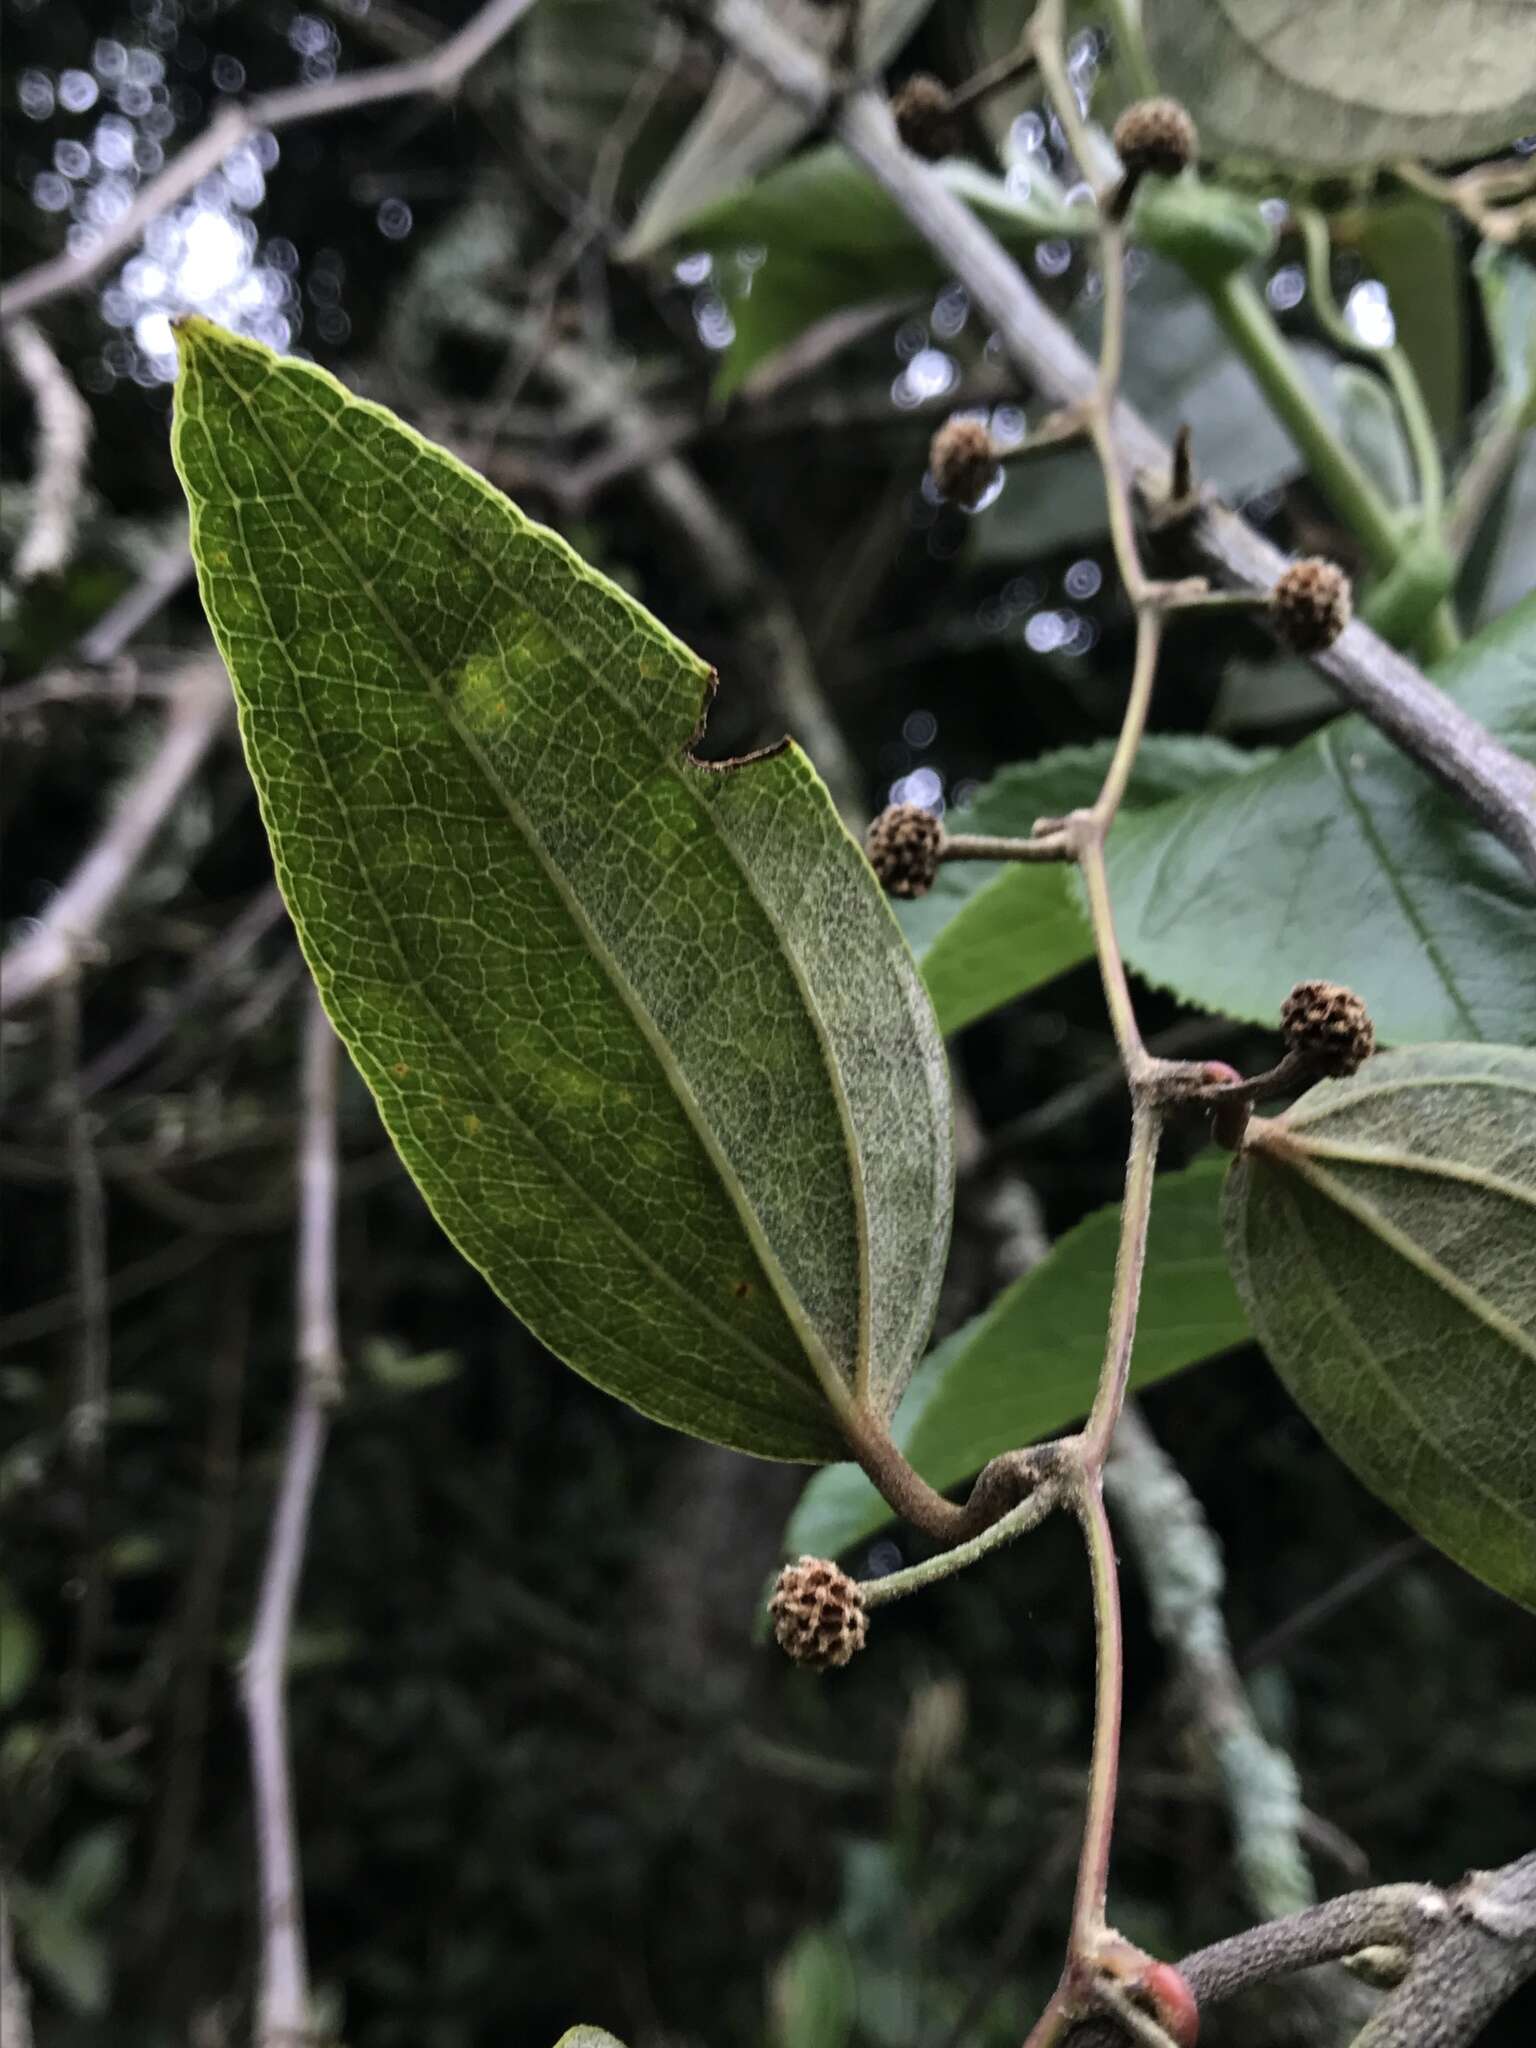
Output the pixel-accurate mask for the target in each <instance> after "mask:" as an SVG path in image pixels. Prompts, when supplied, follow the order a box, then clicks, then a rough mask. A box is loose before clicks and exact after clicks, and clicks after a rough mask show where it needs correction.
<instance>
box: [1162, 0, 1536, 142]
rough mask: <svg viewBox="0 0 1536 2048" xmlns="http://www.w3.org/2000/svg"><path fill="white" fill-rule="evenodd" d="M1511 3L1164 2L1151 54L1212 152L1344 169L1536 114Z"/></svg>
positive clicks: (1517, 128) (1509, 133) (1518, 17)
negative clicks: (1193, 119) (1384, 4)
mask: <svg viewBox="0 0 1536 2048" xmlns="http://www.w3.org/2000/svg"><path fill="white" fill-rule="evenodd" d="M1530 17H1531V10H1530V8H1529V7H1528V6H1524V5H1520V6H1511V5H1510V4H1509V0H1458V4H1457V5H1455V6H1447V5H1446V0H1394V5H1393V6H1392V7H1391V8H1390V9H1384V8H1383V7H1382V5H1381V0H1157V5H1156V6H1153V7H1148V8H1147V9H1146V13H1145V29H1146V39H1147V50H1148V54H1149V56H1150V57H1151V60H1152V66H1153V69H1154V70H1155V71H1156V73H1157V77H1158V82H1159V84H1160V85H1161V86H1162V88H1163V90H1164V91H1165V92H1169V93H1172V94H1173V95H1174V97H1175V98H1177V99H1180V100H1182V101H1183V102H1184V104H1185V105H1186V106H1187V107H1188V108H1189V110H1190V112H1191V113H1192V114H1193V115H1194V117H1195V120H1196V122H1197V124H1198V125H1199V129H1200V136H1201V141H1202V143H1203V145H1204V147H1205V149H1206V151H1207V152H1208V153H1209V154H1211V155H1213V156H1219V155H1222V154H1228V155H1234V156H1243V157H1267V158H1270V159H1272V160H1273V161H1275V162H1276V163H1281V164H1297V165H1306V166H1311V167H1317V168H1320V167H1324V166H1326V167H1329V168H1334V169H1338V168H1343V167H1345V166H1348V165H1356V164H1362V165H1363V164H1377V163H1384V162H1387V161H1389V160H1390V159H1391V158H1393V157H1400V156H1416V157H1424V158H1428V159H1430V160H1431V161H1435V162H1440V161H1444V160H1445V159H1447V158H1450V157H1463V156H1477V155H1481V154H1482V153H1483V152H1485V151H1490V150H1495V149H1498V148H1500V147H1501V146H1502V145H1504V144H1505V143H1508V142H1512V141H1513V140H1514V139H1515V137H1516V136H1518V135H1522V134H1524V132H1525V131H1526V130H1527V129H1528V128H1530V127H1531V126H1532V125H1533V124H1536V35H1532V33H1531V18H1530Z"/></svg>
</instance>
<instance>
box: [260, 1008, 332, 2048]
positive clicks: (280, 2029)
mask: <svg viewBox="0 0 1536 2048" xmlns="http://www.w3.org/2000/svg"><path fill="white" fill-rule="evenodd" d="M339 1063H340V1062H339V1048H338V1046H337V1043H336V1037H335V1033H334V1032H333V1031H332V1029H331V1026H330V1023H329V1021H328V1020H327V1018H326V1016H325V1013H324V1011H323V1010H322V1009H321V1007H320V1000H319V997H318V996H317V995H312V996H311V999H310V1003H309V1007H308V1009H307V1011H306V1013H305V1023H304V1072H303V1096H304V1113H303V1120H302V1126H301V1130H300V1137H299V1155H298V1171H299V1228H298V1245H297V1253H296V1273H295V1286H296V1304H295V1306H296V1315H295V1322H296V1350H297V1356H298V1385H297V1388H296V1391H295V1394H294V1404H293V1417H292V1422H291V1425H290V1429H289V1435H288V1448H287V1451H286V1453H285V1455H284V1459H283V1473H282V1480H281V1484H280V1486H279V1488H278V1496H277V1504H276V1508H275V1510H274V1513H273V1517H272V1529H271V1534H270V1537H269V1540H268V1545H267V1558H266V1564H265V1566H264V1568H263V1571H262V1580H261V1593H260V1596H259V1599H258V1601H257V1607H256V1621H255V1626H254V1628H253V1630H252V1633H251V1642H250V1648H249V1650H248V1651H247V1652H246V1657H245V1661H244V1663H243V1665H242V1666H241V1671H240V1691H241V1698H242V1700H243V1702H244V1706H245V1716H246V1722H247V1727H248V1730H249V1736H250V1752H251V1783H252V1794H253V1800H254V1805H255V1818H256V1854H257V1865H258V1881H259V1887H260V1905H261V1973H260V1975H261V1984H260V1994H259V2012H258V2020H257V2030H256V2048H305V2044H307V2043H308V2042H309V2041H310V2039H311V2034H310V2001H309V1968H308V1962H307V1959H306V1955H305V1947H304V1895H303V1880H302V1878H301V1875H300V1868H299V1855H298V1846H297V1841H296V1836H295V1826H294V1809H293V1786H292V1780H291V1773H290V1767H289V1757H288V1714H287V1666H288V1643H289V1637H290V1635H291V1633H292V1628H293V1612H294V1603H295V1599H296V1597H297V1593H298V1585H299V1575H300V1573H301V1571H302V1569H303V1565H304V1551H305V1547H306V1544H307V1542H308V1537H309V1515H310V1507H311V1504H312V1503H313V1500H314V1493H315V1482H316V1480H317V1478H318V1477H319V1472H320V1462H321V1459H322V1457H323V1456H324V1452H325V1441H326V1437H327V1434H328V1433H329V1427H330V1413H331V1408H332V1406H333V1405H334V1403H335V1400H336V1398H337V1395H338V1394H339V1392H340V1386H341V1347H340V1338H339V1334H338V1325H337V1317H336V1094H337V1082H338V1069H339Z"/></svg>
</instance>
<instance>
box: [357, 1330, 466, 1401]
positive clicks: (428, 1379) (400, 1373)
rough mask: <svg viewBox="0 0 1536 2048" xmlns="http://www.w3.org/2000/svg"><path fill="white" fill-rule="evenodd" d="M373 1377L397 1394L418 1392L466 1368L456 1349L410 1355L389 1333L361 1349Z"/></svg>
mask: <svg viewBox="0 0 1536 2048" xmlns="http://www.w3.org/2000/svg"><path fill="white" fill-rule="evenodd" d="M362 1358H363V1365H364V1367H365V1368H366V1370H367V1373H368V1376H369V1378H370V1379H372V1380H375V1381H377V1382H378V1384H379V1385H380V1386H381V1387H384V1388H387V1389H388V1390H389V1392H391V1393H395V1394H419V1393H423V1392H425V1391H426V1389H428V1388H429V1387H441V1386H445V1385H446V1384H447V1383H448V1381H449V1380H451V1379H456V1378H457V1377H458V1375H459V1373H460V1372H461V1371H462V1370H463V1365H464V1361H463V1359H462V1358H460V1356H459V1354H458V1352H457V1351H423V1352H420V1353H418V1354H417V1355H416V1356H414V1357H413V1356H411V1355H410V1354H409V1353H407V1352H406V1351H405V1350H404V1349H403V1348H402V1347H401V1346H400V1345H398V1344H395V1343H392V1342H391V1341H390V1339H389V1338H387V1337H376V1338H374V1339H373V1341H372V1342H371V1343H368V1344H365V1345H364V1346H363V1350H362Z"/></svg>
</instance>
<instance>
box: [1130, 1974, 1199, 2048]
mask: <svg viewBox="0 0 1536 2048" xmlns="http://www.w3.org/2000/svg"><path fill="white" fill-rule="evenodd" d="M1131 1996H1132V1998H1134V1999H1135V2001H1136V2003H1137V2004H1138V2005H1139V2006H1141V2007H1142V2008H1143V2010H1144V2011H1146V2012H1149V2013H1150V2014H1151V2015H1152V2017H1153V2019H1155V2020H1156V2021H1157V2023H1158V2025H1159V2026H1160V2027H1161V2028H1162V2030H1163V2032H1164V2033H1165V2034H1166V2035H1167V2036H1168V2038H1169V2039H1170V2040H1171V2041H1176V2042H1177V2043H1178V2044H1179V2048H1195V2042H1196V2041H1197V2040H1198V2039H1199V2035H1200V2008H1199V2007H1198V2006H1197V2005H1196V2004H1195V1994H1194V1993H1193V1991H1191V1990H1190V1988H1189V1986H1188V1984H1187V1983H1186V1982H1185V1981H1184V1979H1183V1977H1182V1976H1180V1974H1179V1972H1178V1971H1177V1970H1176V1969H1175V1968H1174V1967H1173V1965H1172V1963H1148V1965H1147V1967H1146V1968H1145V1969H1144V1970H1143V1971H1142V1973H1141V1975H1140V1976H1139V1977H1138V1978H1137V1980H1136V1983H1135V1985H1134V1986H1133V1987H1132V1990H1131Z"/></svg>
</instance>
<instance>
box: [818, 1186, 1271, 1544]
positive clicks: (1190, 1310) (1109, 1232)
mask: <svg viewBox="0 0 1536 2048" xmlns="http://www.w3.org/2000/svg"><path fill="white" fill-rule="evenodd" d="M1221 1181H1222V1163H1221V1162H1220V1161H1218V1160H1213V1159H1208V1160H1202V1161H1201V1162H1200V1163H1199V1164H1197V1165H1195V1166H1192V1167H1190V1168H1189V1169H1188V1170H1187V1171H1185V1172H1183V1173H1170V1174H1165V1175H1164V1176H1163V1177H1162V1178H1161V1179H1160V1180H1159V1181H1158V1183H1157V1187H1156V1190H1155V1193H1154V1196H1153V1202H1152V1227H1151V1232H1150V1235H1149V1239H1148V1246H1147V1276H1146V1284H1145V1286H1144V1288H1143V1289H1142V1296H1141V1313H1140V1316H1139V1317H1138V1319H1137V1325H1136V1348H1135V1354H1134V1356H1133V1358H1132V1361H1131V1380H1132V1384H1133V1385H1135V1386H1146V1385H1148V1384H1150V1383H1151V1382H1152V1381H1153V1380H1160V1379H1166V1378H1167V1376H1168V1375H1169V1374H1170V1373H1174V1372H1178V1371H1179V1370H1180V1369H1181V1368H1182V1367H1184V1366H1186V1365H1194V1364H1195V1363H1196V1362H1197V1361H1198V1360H1200V1359H1202V1358H1210V1357H1211V1356H1213V1354H1214V1353H1216V1352H1218V1351H1225V1350H1228V1349H1230V1347H1231V1346H1232V1345H1234V1344H1240V1343H1241V1342H1242V1341H1243V1338H1244V1337H1245V1336H1246V1335H1247V1332H1248V1324H1247V1319H1246V1318H1245V1316H1244V1314H1243V1311H1242V1307H1241V1305H1240V1304H1239V1302H1238V1299H1237V1295H1236V1293H1235V1292H1234V1291H1233V1287H1232V1282H1231V1279H1230V1277H1229V1275H1228V1272H1227V1266H1226V1261H1225V1259H1224V1258H1223V1256H1222V1249H1221V1222H1220V1193H1221ZM1119 1237H1120V1210H1119V1206H1118V1204H1117V1205H1115V1206H1113V1207H1111V1208H1107V1209H1099V1210H1097V1211H1096V1212H1095V1213H1094V1214H1093V1215H1092V1216H1089V1217H1088V1218H1087V1219H1086V1220H1085V1221H1084V1222H1082V1223H1079V1224H1078V1225H1077V1227H1076V1229H1074V1230H1069V1231H1068V1232H1067V1234H1066V1236H1065V1237H1063V1238H1062V1239H1061V1240H1060V1241H1059V1242H1058V1243H1057V1244H1055V1245H1053V1246H1052V1247H1051V1250H1050V1253H1049V1254H1048V1256H1047V1257H1046V1258H1044V1259H1043V1260H1042V1261H1041V1262H1040V1264H1039V1265H1038V1266H1036V1267H1035V1268H1034V1269H1033V1271H1032V1272H1029V1273H1026V1274H1025V1276H1024V1278H1023V1279H1022V1280H1016V1281H1015V1282H1014V1283H1013V1285H1012V1286H1011V1287H1009V1288H1007V1289H1005V1291H1004V1292H1003V1293H1002V1294H1000V1295H999V1296H998V1298H997V1300H996V1301H995V1302H993V1304H992V1306H991V1307H990V1308H989V1309H987V1310H986V1311H985V1312H984V1313H983V1314H982V1315H979V1316H977V1317H976V1318H975V1319H974V1320H973V1321H971V1322H969V1323H967V1324H966V1325H965V1326H964V1328H963V1329H960V1330H957V1331H956V1332H955V1334H954V1335H953V1336H952V1337H948V1338H946V1339H945V1341H944V1342H943V1343H942V1344H940V1345H939V1346H938V1347H937V1348H936V1349H935V1350H934V1352H933V1353H932V1354H931V1356H930V1357H928V1358H926V1359H925V1360H924V1361H923V1364H922V1365H921V1367H920V1368H919V1369H918V1373H917V1377H916V1378H915V1379H914V1380H913V1382H912V1385H911V1387H910V1389H909V1390H908V1393H907V1398H906V1400H905V1401H904V1402H903V1403H902V1406H901V1411H900V1413H899V1415H898V1416H897V1418H896V1432H895V1434H896V1440H897V1442H898V1443H899V1444H900V1445H901V1446H902V1448H903V1449H904V1450H905V1452H906V1454H907V1456H908V1458H910V1459H911V1461H912V1463H913V1464H914V1465H915V1466H916V1467H917V1469H918V1471H919V1472H921V1473H922V1475H923V1477H924V1478H925V1479H927V1480H929V1481H931V1483H932V1484H933V1485H934V1486H938V1487H948V1486H953V1485H954V1484H955V1483H956V1482H957V1481H958V1480H961V1479H968V1478H969V1477H970V1476H971V1474H972V1473H974V1472H978V1471H980V1469H981V1467H982V1466H983V1465H984V1464H985V1463H986V1462H987V1460H988V1459H989V1458H992V1457H995V1456H996V1455H997V1453H998V1452H999V1451H1006V1450H1012V1449H1014V1448H1015V1447H1017V1446H1018V1445H1021V1444H1027V1443H1030V1442H1032V1441H1034V1440H1035V1439H1036V1438H1039V1437H1043V1436H1049V1435H1050V1434H1051V1432H1052V1431H1054V1430H1058V1429H1062V1428H1064V1427H1065V1426H1066V1425H1067V1424H1068V1423H1070V1422H1072V1421H1073V1420H1074V1419H1075V1418H1076V1417H1077V1416H1079V1415H1082V1414H1084V1413H1085V1412H1086V1410H1087V1409H1088V1407H1089V1404H1090V1403H1091V1401H1092V1399H1093V1390H1094V1386H1095V1383H1096V1381H1097V1379H1098V1372H1099V1365H1100V1361H1101V1360H1102V1358H1103V1355H1104V1331H1105V1326H1106V1323H1107V1320H1108V1316H1109V1295H1110V1288H1111V1286H1112V1284H1113V1281H1114V1272H1115V1249H1116V1246H1117V1244H1118V1243H1119ZM890 1519H891V1510H890V1509H889V1508H888V1507H887V1506H886V1504H885V1502H884V1501H883V1500H882V1499H881V1498H880V1496H879V1494H878V1493H876V1492H875V1489H874V1488H873V1487H872V1486H871V1485H870V1483H869V1481H868V1480H867V1479H866V1478H865V1477H864V1474H863V1473H862V1472H861V1471H860V1470H859V1469H858V1467H857V1466H856V1465H834V1466H832V1467H830V1468H829V1469H828V1470H827V1471H825V1472H818V1473H817V1475H816V1477H815V1478H814V1479H813V1480H812V1481H811V1482H810V1484H809V1485H808V1486H807V1487H806V1489H805V1492H804V1493H803V1494H802V1495H801V1496H800V1502H799V1505H798V1507H797V1508H796V1509H795V1512H794V1516H793V1518H792V1519H791V1521H790V1525H789V1529H788V1532H787V1534H786V1536H785V1539H784V1540H785V1544H786V1546H787V1547H788V1549H789V1550H790V1551H792V1552H794V1551H809V1552H812V1553H814V1554H815V1555H817V1556H820V1557H835V1556H836V1555H837V1554H838V1552H839V1551H843V1550H847V1549H848V1548H849V1546H850V1545H851V1544H854V1543H857V1542H859V1541H861V1540H862V1539H863V1538H864V1537H866V1536H868V1535H870V1534H871V1533H872V1531H874V1530H876V1529H878V1528H880V1527H881V1526H882V1525H883V1524H884V1523H886V1522H888V1521H889V1520H890Z"/></svg>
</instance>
